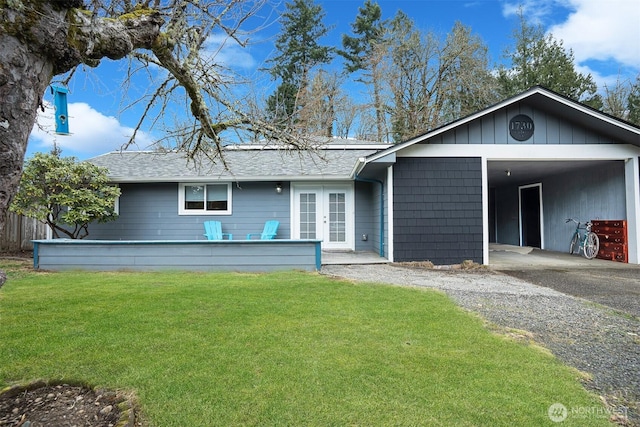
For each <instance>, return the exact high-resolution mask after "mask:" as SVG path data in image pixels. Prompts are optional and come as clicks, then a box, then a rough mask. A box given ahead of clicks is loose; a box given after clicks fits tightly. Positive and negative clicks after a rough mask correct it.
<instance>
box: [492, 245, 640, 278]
mask: <svg viewBox="0 0 640 427" xmlns="http://www.w3.org/2000/svg"><path fill="white" fill-rule="evenodd" d="M489 267H491V268H492V269H494V270H523V269H539V268H577V269H581V268H582V269H584V268H587V269H589V268H593V269H638V270H639V272H640V266H639V265H637V264H626V263H621V262H614V261H607V260H604V259H597V258H596V259H586V258H585V257H583V256H581V255H570V254H568V253H563V252H553V251H544V250H540V249H533V248H522V247H519V246H509V245H493V244H492V245H490V246H489Z"/></svg>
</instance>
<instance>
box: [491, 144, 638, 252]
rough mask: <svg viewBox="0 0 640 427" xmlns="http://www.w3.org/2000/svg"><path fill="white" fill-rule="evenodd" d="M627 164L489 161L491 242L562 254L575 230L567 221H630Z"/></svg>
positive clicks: (566, 161) (589, 160)
mask: <svg viewBox="0 0 640 427" xmlns="http://www.w3.org/2000/svg"><path fill="white" fill-rule="evenodd" d="M598 155H602V153H598ZM589 156H591V155H588V157H589ZM576 157H578V155H576ZM625 163H626V162H625V160H622V159H618V160H614V159H598V160H592V159H585V160H579V159H571V160H569V159H564V160H560V159H558V160H537V161H531V160H529V161H525V160H495V161H491V160H489V161H488V167H487V169H488V174H487V175H488V188H489V190H488V191H489V213H488V214H489V222H488V226H489V242H490V243H502V244H509V245H516V246H530V247H534V248H539V249H546V250H551V251H558V252H565V251H566V250H567V249H568V247H569V241H570V239H571V236H572V233H573V230H574V227H575V226H574V224H573V223H568V224H567V223H566V221H565V220H566V219H567V218H575V219H577V220H579V221H581V222H585V221H588V220H595V219H606V220H621V219H623V220H624V219H627V218H629V213H628V212H627V202H626V201H627V198H629V199H630V200H631V201H633V198H634V197H633V194H632V193H631V194H628V195H627V190H626V187H627V186H626V183H625ZM630 184H631V185H629V187H630V188H631V189H632V188H633V185H632V184H633V183H630ZM631 218H633V216H631Z"/></svg>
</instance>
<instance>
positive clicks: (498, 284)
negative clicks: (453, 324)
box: [321, 264, 640, 426]
mask: <svg viewBox="0 0 640 427" xmlns="http://www.w3.org/2000/svg"><path fill="white" fill-rule="evenodd" d="M321 272H322V274H325V275H330V276H337V277H342V278H346V279H351V280H358V281H369V282H378V283H379V282H382V283H390V284H395V285H402V286H416V287H425V288H434V289H440V290H442V291H444V292H446V293H447V295H449V297H451V298H452V299H453V300H454V301H455V302H456V303H457V304H458V305H460V306H461V307H463V308H465V309H468V310H471V311H474V312H476V313H479V314H481V315H482V316H483V317H484V318H486V319H487V320H489V321H490V322H492V323H494V324H497V325H499V326H502V327H507V328H515V329H520V330H525V331H529V332H530V333H531V334H532V335H533V339H534V340H535V341H536V342H538V343H541V344H542V345H544V346H545V347H546V348H548V349H549V350H551V351H552V352H553V354H555V355H556V357H558V358H559V359H560V360H562V361H563V362H565V363H566V364H568V365H570V366H573V367H575V368H577V369H579V370H580V371H583V372H586V373H588V374H590V375H591V377H592V381H589V382H588V383H587V384H586V386H587V387H588V388H589V389H591V390H592V391H594V392H595V393H598V394H599V395H600V396H603V397H604V399H605V400H606V402H607V404H608V405H609V407H610V408H611V410H612V413H614V414H626V415H627V417H628V422H629V424H627V425H633V426H640V320H638V318H634V317H633V316H628V315H623V314H620V313H617V312H615V311H613V310H610V309H608V308H607V307H602V306H598V305H596V304H592V303H589V302H588V301H585V300H584V299H582V298H577V297H575V296H570V295H567V294H564V293H561V292H559V291H557V290H555V289H551V288H548V287H542V286H537V285H535V284H533V283H530V282H527V281H525V280H521V279H519V278H517V277H513V276H509V275H506V274H503V273H499V272H495V271H491V270H482V271H472V272H465V271H446V270H429V269H422V268H408V267H403V266H399V265H394V264H377V265H325V266H323V267H322V271H321ZM550 403H553V402H550Z"/></svg>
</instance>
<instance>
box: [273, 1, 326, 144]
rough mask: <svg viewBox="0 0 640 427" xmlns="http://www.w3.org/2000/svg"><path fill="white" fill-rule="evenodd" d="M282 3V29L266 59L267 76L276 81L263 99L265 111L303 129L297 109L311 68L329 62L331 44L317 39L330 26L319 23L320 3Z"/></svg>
mask: <svg viewBox="0 0 640 427" xmlns="http://www.w3.org/2000/svg"><path fill="white" fill-rule="evenodd" d="M285 7H286V11H285V13H283V15H282V19H281V25H282V31H281V32H280V35H279V36H278V37H277V38H276V42H275V47H276V50H277V52H278V54H277V55H276V56H275V57H274V58H272V59H270V60H269V61H268V62H269V63H271V64H272V66H271V68H269V72H270V73H271V76H272V77H273V78H274V79H279V80H280V84H279V86H278V88H277V89H276V92H275V93H274V94H272V95H271V96H270V97H269V99H268V100H267V111H268V113H269V115H270V116H271V118H272V119H274V120H276V121H277V122H278V123H280V124H281V125H285V126H291V125H294V124H295V125H296V126H297V127H299V128H300V129H301V131H302V132H304V131H305V127H306V125H305V124H304V123H302V122H301V117H300V114H299V113H300V110H302V109H304V108H305V103H306V102H307V101H306V98H307V91H308V90H309V84H310V82H311V80H312V77H311V71H312V69H313V68H315V67H317V66H319V65H322V64H328V63H330V62H331V60H332V58H333V48H331V47H329V46H323V45H321V44H320V43H319V40H320V39H321V38H322V37H324V36H325V35H327V33H328V32H329V30H330V29H329V28H328V27H327V26H325V25H324V23H323V19H324V17H325V13H324V11H323V9H322V6H320V5H317V4H314V2H313V0H293V1H292V2H289V3H287V4H286V5H285Z"/></svg>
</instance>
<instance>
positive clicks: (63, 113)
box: [51, 86, 70, 135]
mask: <svg viewBox="0 0 640 427" xmlns="http://www.w3.org/2000/svg"><path fill="white" fill-rule="evenodd" d="M51 93H53V105H54V107H55V109H56V112H55V117H56V133H57V134H58V135H70V134H69V112H68V109H67V93H69V89H67V88H66V87H61V86H51Z"/></svg>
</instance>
